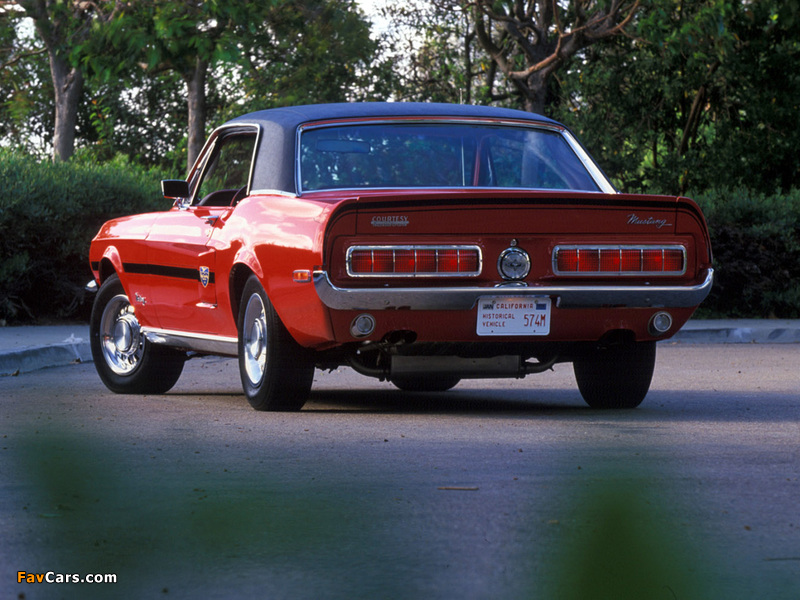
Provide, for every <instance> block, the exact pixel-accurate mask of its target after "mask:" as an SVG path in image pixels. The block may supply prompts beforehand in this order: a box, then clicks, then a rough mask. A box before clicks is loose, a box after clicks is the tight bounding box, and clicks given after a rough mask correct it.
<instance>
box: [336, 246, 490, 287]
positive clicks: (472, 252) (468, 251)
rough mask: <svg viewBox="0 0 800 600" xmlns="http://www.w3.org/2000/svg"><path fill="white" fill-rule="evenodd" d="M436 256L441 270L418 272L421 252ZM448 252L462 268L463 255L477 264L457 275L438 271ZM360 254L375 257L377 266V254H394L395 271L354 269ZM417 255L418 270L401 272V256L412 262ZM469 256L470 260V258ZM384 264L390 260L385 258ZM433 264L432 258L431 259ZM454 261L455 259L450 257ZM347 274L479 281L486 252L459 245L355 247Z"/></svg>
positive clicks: (452, 272)
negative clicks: (409, 254) (460, 278)
mask: <svg viewBox="0 0 800 600" xmlns="http://www.w3.org/2000/svg"><path fill="white" fill-rule="evenodd" d="M431 251H433V252H434V261H435V264H436V267H437V270H435V271H432V270H422V271H420V270H417V269H416V265H417V264H418V262H419V259H418V257H419V252H431ZM443 251H444V252H449V253H452V252H453V251H455V252H456V253H457V257H458V258H457V261H458V263H459V265H460V263H461V260H462V259H461V253H462V252H463V253H465V257H464V260H465V261H467V260H468V261H469V262H470V263H472V262H474V268H471V269H468V270H464V271H460V270H457V271H453V270H444V271H440V270H438V268H439V266H440V264H441V263H440V257H441V258H442V259H443V258H444V253H443ZM359 252H370V253H371V256H372V258H371V260H372V261H373V265H374V262H375V259H374V256H375V255H374V253H375V252H391V253H392V265H393V270H392V271H370V272H364V271H361V270H358V269H355V268H354V255H356V254H357V253H359ZM410 252H411V253H414V264H415V270H414V271H397V270H396V266H397V260H398V253H405V257H406V259H407V258H408V253H410ZM468 255H469V258H468ZM384 260H387V259H386V257H384ZM428 260H430V258H428ZM450 260H452V256H451V257H450ZM345 262H346V270H347V275H348V277H354V278H365V277H371V278H386V277H388V278H412V279H413V278H437V277H438V278H444V277H450V278H455V277H478V276H480V274H481V273H482V272H483V252H482V250H481V248H480V246H478V245H476V244H457V245H446V244H411V245H408V244H379V245H353V246H350V247H349V248H348V249H347V253H346V259H345Z"/></svg>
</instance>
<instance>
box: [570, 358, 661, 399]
mask: <svg viewBox="0 0 800 600" xmlns="http://www.w3.org/2000/svg"><path fill="white" fill-rule="evenodd" d="M655 364H656V343H655V342H633V343H627V344H619V345H615V346H609V347H607V348H596V349H594V350H592V351H590V352H587V353H586V354H584V355H583V356H581V357H579V358H576V359H575V361H573V364H572V367H573V370H574V371H575V379H576V381H577V382H578V389H579V390H580V392H581V395H582V396H583V399H584V400H585V401H586V404H588V405H589V406H591V407H592V408H636V407H637V406H639V405H640V404H641V403H642V400H644V398H645V396H647V392H648V390H649V389H650V382H651V381H652V379H653V370H654V368H655Z"/></svg>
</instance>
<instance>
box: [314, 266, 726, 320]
mask: <svg viewBox="0 0 800 600" xmlns="http://www.w3.org/2000/svg"><path fill="white" fill-rule="evenodd" d="M713 283H714V269H709V270H708V273H707V274H706V277H705V280H704V281H703V282H702V283H700V284H698V285H692V286H675V285H671V286H665V285H560V286H533V287H513V286H501V287H493V288H485V287H446V288H340V287H336V286H335V285H333V283H331V280H330V278H329V277H328V273H327V272H325V271H317V272H315V273H314V287H315V288H316V290H317V294H318V295H319V298H320V300H322V303H323V304H325V306H327V307H328V308H333V309H335V310H384V309H407V310H470V309H472V307H474V306H475V304H476V302H477V301H478V298H480V297H481V296H503V297H515V298H516V297H520V298H526V297H527V298H535V297H543V296H549V297H551V298H554V300H555V303H556V306H558V307H559V308H601V307H627V308H651V307H652V308H689V307H693V306H697V305H698V304H700V303H701V302H702V301H703V300H705V298H706V296H708V293H709V292H710V291H711V286H712V285H713Z"/></svg>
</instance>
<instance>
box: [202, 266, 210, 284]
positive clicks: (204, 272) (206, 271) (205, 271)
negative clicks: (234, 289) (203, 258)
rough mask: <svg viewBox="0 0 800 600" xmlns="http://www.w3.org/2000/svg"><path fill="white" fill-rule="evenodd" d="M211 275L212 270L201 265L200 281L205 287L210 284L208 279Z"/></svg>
mask: <svg viewBox="0 0 800 600" xmlns="http://www.w3.org/2000/svg"><path fill="white" fill-rule="evenodd" d="M210 277H211V270H210V269H209V268H208V267H200V283H202V284H203V287H206V286H207V285H208V280H209V279H210Z"/></svg>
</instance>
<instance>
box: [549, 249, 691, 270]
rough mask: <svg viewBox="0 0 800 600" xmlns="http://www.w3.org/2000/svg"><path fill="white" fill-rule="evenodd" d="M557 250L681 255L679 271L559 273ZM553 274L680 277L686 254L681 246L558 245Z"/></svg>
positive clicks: (684, 266)
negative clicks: (659, 252) (666, 252)
mask: <svg viewBox="0 0 800 600" xmlns="http://www.w3.org/2000/svg"><path fill="white" fill-rule="evenodd" d="M559 250H662V251H663V250H680V251H681V253H682V254H683V269H682V270H681V271H561V270H559V268H558V252H559ZM552 265H553V274H554V275H558V276H559V277H681V276H683V275H685V274H686V268H687V253H686V246H684V245H683V244H559V245H558V246H556V247H555V248H553V253H552Z"/></svg>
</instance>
